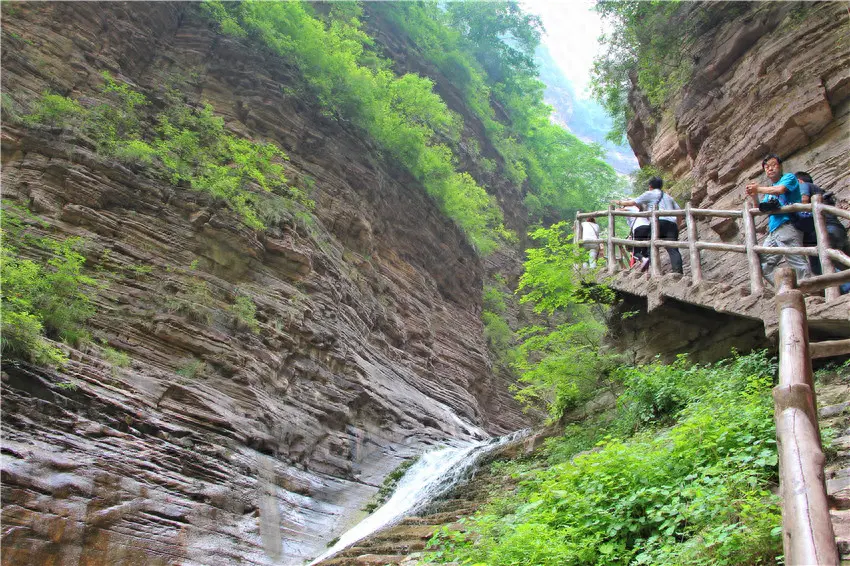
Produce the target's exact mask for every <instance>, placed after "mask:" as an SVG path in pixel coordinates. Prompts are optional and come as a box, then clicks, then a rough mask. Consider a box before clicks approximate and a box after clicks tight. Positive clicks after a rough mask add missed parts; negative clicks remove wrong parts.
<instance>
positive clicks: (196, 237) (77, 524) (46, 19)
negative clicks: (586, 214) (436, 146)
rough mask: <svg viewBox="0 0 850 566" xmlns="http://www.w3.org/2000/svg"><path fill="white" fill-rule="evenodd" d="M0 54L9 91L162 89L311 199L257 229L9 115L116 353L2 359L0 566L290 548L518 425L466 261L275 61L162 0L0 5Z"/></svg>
mask: <svg viewBox="0 0 850 566" xmlns="http://www.w3.org/2000/svg"><path fill="white" fill-rule="evenodd" d="M3 48H4V49H3V55H2V67H3V92H4V96H8V97H9V98H10V99H11V100H12V101H13V102H14V103H15V104H18V105H26V104H27V103H28V101H31V100H32V99H33V98H35V97H36V96H38V95H39V94H40V93H42V92H43V91H46V90H52V91H54V92H58V93H61V94H64V95H69V96H73V97H74V98H78V99H84V98H85V97H86V96H91V95H92V94H93V93H95V92H97V90H98V88H99V87H100V83H101V79H100V73H101V72H102V71H104V70H107V71H109V72H111V73H112V74H113V76H115V77H119V78H121V79H122V80H124V81H127V82H128V83H130V84H132V85H134V86H135V87H136V88H137V89H138V90H140V91H141V92H144V93H145V94H146V95H147V96H148V97H149V98H150V99H151V100H152V101H153V102H154V104H158V103H159V102H160V98H161V97H162V96H163V94H162V93H163V88H162V87H163V86H164V85H179V87H180V91H181V92H182V95H183V96H184V97H186V99H187V100H188V101H189V102H190V103H200V101H202V100H206V101H209V102H210V103H212V105H213V106H214V108H215V110H216V112H217V113H218V114H219V115H221V116H223V117H224V119H225V122H226V126H227V128H228V129H229V130H231V131H233V132H235V133H238V134H240V135H243V136H245V137H249V138H255V139H262V140H269V141H274V142H275V143H277V144H278V145H280V146H281V147H282V148H283V149H284V150H285V151H286V152H287V154H288V155H289V157H290V160H289V162H288V163H287V166H286V167H287V176H288V178H289V179H290V181H291V182H295V183H300V184H301V185H302V186H308V187H311V186H314V190H313V193H312V194H311V198H313V199H314V200H315V201H316V210H315V221H313V222H312V223H307V224H306V227H305V224H298V223H296V222H295V221H293V219H291V218H284V219H282V220H281V222H280V223H279V225H277V226H273V227H271V228H270V229H269V230H267V231H266V232H264V233H257V232H255V231H253V230H249V229H247V228H245V227H244V225H243V224H241V222H240V221H239V220H238V219H237V218H236V216H235V215H234V214H233V213H232V212H230V211H228V210H227V209H226V208H224V207H222V206H221V204H220V203H216V202H215V201H213V200H212V199H210V198H207V197H206V196H204V195H202V194H200V193H197V192H193V191H190V190H188V189H187V188H185V187H180V186H174V185H171V184H168V183H165V182H161V181H158V180H155V179H152V178H150V177H148V176H145V175H144V173H143V172H140V171H136V170H131V169H129V168H127V167H125V166H122V165H120V164H119V163H117V162H113V161H109V160H107V159H105V158H103V157H101V156H99V155H97V154H96V153H95V152H94V151H93V149H92V146H91V144H90V143H87V142H86V140H84V139H80V138H78V137H75V136H74V135H72V134H70V133H68V132H64V131H61V130H55V129H50V128H45V127H40V128H38V127H37V128H23V127H16V126H9V125H6V127H4V130H3V134H2V136H3V137H2V165H3V168H2V186H3V197H4V198H8V199H10V200H11V201H13V202H15V203H18V204H25V205H27V206H28V207H29V208H30V209H31V210H32V211H33V212H35V213H36V214H37V215H38V216H39V217H40V218H41V219H43V220H44V221H45V222H46V225H45V226H37V225H34V226H32V227H31V229H32V230H34V231H41V232H44V233H49V234H52V235H53V236H60V237H61V236H64V235H74V236H79V237H82V238H83V241H84V242H85V244H84V254H85V256H86V258H87V267H88V268H90V270H91V272H92V273H93V274H95V276H96V277H97V278H98V279H99V280H100V281H101V282H102V283H103V287H102V288H101V289H100V290H99V291H98V293H97V299H96V302H97V314H96V315H95V317H94V318H93V319H92V321H91V326H92V327H93V329H94V335H95V337H96V338H97V339H98V341H99V342H100V344H101V345H104V346H107V345H108V346H109V347H111V348H113V349H116V350H119V351H122V352H124V353H126V354H128V355H129V356H130V359H131V363H130V364H129V366H126V367H123V364H117V363H114V362H109V361H107V360H106V359H105V356H104V354H103V352H104V350H103V349H102V348H101V347H99V346H90V347H88V348H85V349H82V350H81V351H72V353H71V361H70V362H69V363H68V364H67V365H66V366H65V367H64V368H63V369H62V370H58V371H56V370H46V369H42V368H37V367H34V366H31V365H28V364H25V363H15V362H8V363H7V361H4V365H3V376H2V392H3V431H4V440H3V460H2V474H3V475H2V480H3V486H4V489H3V494H2V501H3V509H2V521H3V526H4V534H3V541H2V542H3V556H2V563H3V564H4V565H6V564H9V565H12V564H33V565H35V564H78V563H85V564H104V565H115V564H174V563H180V564H186V565H189V564H199V565H200V564H204V565H209V564H233V563H242V564H299V563H301V562H302V561H303V560H304V559H306V558H309V557H312V556H316V555H318V554H319V553H320V552H321V551H322V550H323V549H324V547H325V545H326V543H327V542H328V541H329V540H330V539H332V538H334V537H335V536H336V535H338V534H339V533H340V532H341V531H342V530H344V529H345V528H346V527H348V526H350V524H351V523H352V522H354V521H355V520H356V519H358V518H359V517H360V516H361V512H360V508H361V507H362V506H363V504H364V502H365V501H366V500H368V498H369V497H371V495H372V494H373V493H374V492H375V491H376V490H377V487H378V486H379V485H380V483H381V481H382V479H383V477H384V476H385V475H386V474H387V473H388V472H389V471H390V470H392V469H393V468H394V467H395V466H396V465H397V464H399V463H400V462H401V461H402V459H404V458H406V457H409V456H411V455H413V454H415V453H418V452H421V451H422V450H423V449H425V448H427V447H428V446H433V445H438V444H442V443H447V442H452V441H457V440H468V439H473V438H480V437H483V436H486V435H487V434H488V433H489V434H499V433H503V432H506V431H510V430H515V429H518V428H521V427H522V426H523V425H524V424H526V423H527V421H528V418H529V417H527V416H525V415H523V414H522V413H521V412H520V411H519V409H518V407H517V405H516V404H515V402H514V401H513V399H512V398H511V396H510V394H509V392H508V388H507V385H508V384H507V383H506V382H505V381H504V379H503V378H500V377H495V376H494V373H493V372H492V371H491V369H492V368H491V362H490V360H489V359H488V355H487V349H486V343H485V341H484V338H483V336H482V326H481V322H480V319H479V315H480V309H481V306H480V302H481V298H480V296H481V284H482V275H483V273H484V266H483V264H482V261H481V260H480V259H479V258H478V257H477V256H476V254H475V253H474V250H473V249H472V248H471V247H470V246H469V245H468V244H467V242H466V240H465V239H464V237H463V235H462V234H461V232H460V231H459V230H458V229H457V227H456V226H454V225H453V224H452V223H451V222H449V221H448V220H446V219H445V218H444V217H443V216H442V215H441V214H440V212H439V209H438V208H437V206H436V205H435V203H434V202H433V201H432V200H431V199H429V198H428V197H427V196H426V195H425V193H424V191H422V189H421V187H419V186H418V185H417V183H416V182H415V181H414V180H413V179H412V178H411V177H410V176H409V175H408V174H407V173H406V172H405V171H403V170H400V169H399V168H398V167H396V166H394V165H393V164H392V163H390V162H388V161H387V160H386V159H385V158H384V157H383V156H382V155H381V153H380V152H379V151H378V150H377V148H375V147H373V146H372V145H370V143H369V142H368V141H364V138H363V137H362V136H361V135H360V133H359V132H358V131H356V130H355V129H354V128H352V127H350V126H349V125H346V124H345V123H340V122H339V121H335V120H332V119H330V118H328V117H326V116H324V115H323V114H322V112H321V110H320V109H319V108H318V107H317V105H316V104H315V102H314V101H313V100H311V98H310V96H309V94H306V93H307V92H308V90H307V89H306V87H305V84H304V82H303V80H302V79H301V77H300V76H299V73H298V72H297V70H296V69H295V68H294V67H293V66H291V64H289V63H288V62H287V61H284V60H281V59H279V58H277V57H276V56H273V55H271V54H269V53H267V52H265V51H263V50H261V49H258V48H256V47H254V46H251V45H250V44H248V43H247V42H246V41H240V40H234V39H232V38H226V37H223V36H221V35H220V34H218V33H216V32H215V31H214V29H213V27H212V26H210V25H209V23H208V22H207V21H206V20H205V19H204V17H203V16H202V15H201V14H200V12H199V10H198V9H197V6H196V5H194V4H189V3H176V2H155V3H135V2H134V3H60V2H56V3H15V4H4V6H3ZM158 97H159V98H158ZM455 109H457V108H455ZM509 197H510V195H509V194H508V192H507V191H505V190H503V191H501V192H500V198H501V199H502V200H505V199H509ZM518 217H519V216H518V215H517V214H514V218H518ZM238 295H248V296H250V298H251V299H252V300H253V301H254V303H255V304H256V306H257V312H256V319H257V321H258V329H256V331H255V330H254V329H251V328H247V327H245V326H244V325H240V324H239V323H238V321H235V320H234V316H233V314H232V307H233V303H234V300H235V299H236V297H237V296H238Z"/></svg>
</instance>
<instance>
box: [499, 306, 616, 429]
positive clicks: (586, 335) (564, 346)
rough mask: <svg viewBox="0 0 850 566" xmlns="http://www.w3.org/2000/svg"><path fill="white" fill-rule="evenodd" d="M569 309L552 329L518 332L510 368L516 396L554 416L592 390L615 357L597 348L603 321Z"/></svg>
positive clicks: (589, 395) (602, 380)
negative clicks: (516, 378) (516, 380)
mask: <svg viewBox="0 0 850 566" xmlns="http://www.w3.org/2000/svg"><path fill="white" fill-rule="evenodd" d="M572 314H573V316H571V317H570V319H569V322H567V323H564V324H561V325H558V326H557V327H555V329H554V330H552V329H544V328H542V327H539V326H532V327H529V328H525V329H523V330H522V331H520V333H519V337H520V340H521V342H520V345H519V346H518V347H517V356H516V361H515V364H514V368H515V369H516V370H517V371H518V372H519V373H520V375H521V376H520V378H519V384H521V387H522V388H521V389H519V390H518V392H517V394H516V397H517V399H518V400H519V401H521V402H522V403H524V404H526V405H529V406H535V407H538V408H542V409H546V410H548V411H549V414H550V416H551V417H552V418H553V419H558V418H560V417H561V416H562V415H563V414H564V412H565V411H568V410H570V409H573V408H575V407H577V406H579V405H580V404H581V403H583V402H585V401H588V400H590V399H591V398H592V397H593V396H594V395H596V394H597V393H598V392H599V389H600V387H601V386H603V385H604V384H605V382H606V380H607V379H608V376H609V374H610V373H611V372H612V371H613V369H614V367H615V366H616V364H617V362H618V361H619V359H618V357H617V356H616V355H614V354H610V353H603V352H601V351H600V342H601V339H602V336H603V335H604V334H605V326H604V324H602V322H601V321H600V320H598V319H597V318H595V317H594V316H593V315H592V313H590V312H587V310H586V309H578V312H576V311H575V310H574V311H573V313H572Z"/></svg>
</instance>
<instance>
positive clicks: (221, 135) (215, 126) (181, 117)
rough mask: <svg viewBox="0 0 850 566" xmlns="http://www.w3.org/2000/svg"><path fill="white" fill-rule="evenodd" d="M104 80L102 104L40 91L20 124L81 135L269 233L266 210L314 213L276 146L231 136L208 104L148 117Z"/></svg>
mask: <svg viewBox="0 0 850 566" xmlns="http://www.w3.org/2000/svg"><path fill="white" fill-rule="evenodd" d="M102 76H103V79H104V86H103V89H102V92H103V96H104V98H105V102H102V103H100V104H97V105H95V106H93V107H92V108H84V107H83V106H81V105H80V104H79V103H78V102H77V101H75V100H72V99H70V98H65V97H62V96H59V95H55V94H50V93H45V94H44V95H42V97H41V98H39V99H38V100H36V102H35V103H34V105H33V110H32V112H31V113H30V114H28V115H26V116H24V117H23V120H24V123H25V124H27V125H30V126H34V125H36V124H45V125H49V126H54V127H63V128H70V129H75V130H78V131H79V132H80V133H81V134H83V135H86V136H88V137H89V138H90V139H92V140H93V141H94V143H95V144H96V146H97V149H98V152H100V153H101V154H103V155H107V156H111V157H114V158H116V159H118V160H119V161H122V162H123V163H125V164H127V165H131V166H134V167H140V168H146V169H148V170H149V171H150V172H151V173H152V174H154V175H156V176H159V177H162V178H164V179H167V180H169V181H170V182H172V183H174V184H186V185H188V186H189V187H191V188H193V189H195V190H198V191H202V192H205V193H208V194H210V195H212V196H213V197H215V198H217V199H220V200H221V201H223V202H225V203H227V205H228V206H229V207H230V208H232V209H233V210H234V211H235V212H236V213H238V214H239V215H240V217H241V218H242V220H243V221H244V222H245V224H246V225H248V226H249V227H251V228H254V229H256V230H262V229H264V228H265V227H266V224H265V222H264V221H263V220H264V219H266V220H275V219H276V218H280V217H281V215H278V216H273V215H269V214H268V213H267V212H266V211H268V210H278V211H280V210H286V211H288V213H289V214H290V215H291V214H294V213H295V212H298V211H307V210H310V209H311V208H312V206H313V203H312V202H311V201H310V200H309V199H308V198H307V197H306V196H305V194H304V193H303V192H302V190H301V189H299V188H297V187H290V186H288V185H287V180H286V177H285V176H284V168H283V162H284V161H286V159H287V156H286V154H285V153H284V152H283V151H281V150H280V148H278V147H277V146H275V145H274V144H271V143H259V142H253V141H250V140H247V139H243V138H239V137H236V136H234V135H232V134H230V133H228V132H227V130H226V129H225V126H224V120H222V119H221V118H220V117H218V116H216V115H215V112H214V109H213V108H212V106H210V105H209V104H204V105H203V106H202V107H200V108H195V107H191V106H187V105H185V104H183V103H182V102H178V101H177V100H176V97H175V96H171V97H167V98H168V99H169V101H170V102H171V104H169V105H168V106H167V107H166V108H165V109H164V111H162V112H161V113H159V114H156V115H152V116H149V115H147V114H145V112H146V110H145V108H146V107H147V106H149V103H148V101H147V99H146V97H145V96H144V95H142V94H141V93H139V92H136V91H134V90H133V89H132V88H130V86H129V85H128V84H126V83H123V82H119V81H116V80H115V79H113V78H112V76H111V75H110V74H109V73H108V72H104V73H102ZM151 124H156V126H155V127H152V126H151Z"/></svg>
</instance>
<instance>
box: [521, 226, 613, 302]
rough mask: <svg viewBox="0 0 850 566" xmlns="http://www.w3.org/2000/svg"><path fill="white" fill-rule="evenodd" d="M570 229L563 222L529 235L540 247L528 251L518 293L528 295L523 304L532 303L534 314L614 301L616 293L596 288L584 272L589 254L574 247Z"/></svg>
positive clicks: (525, 296)
mask: <svg viewBox="0 0 850 566" xmlns="http://www.w3.org/2000/svg"><path fill="white" fill-rule="evenodd" d="M567 228H569V224H568V223H567V222H559V223H557V224H553V225H552V226H551V227H549V228H538V229H537V230H535V231H533V232H532V233H531V234H529V236H530V237H531V239H532V240H535V241H536V242H538V246H537V247H536V248H531V249H528V250H526V256H527V259H526V261H525V265H524V267H525V271H524V272H523V274H522V276H521V277H520V280H519V287H518V289H517V292H523V293H524V295H523V297H522V298H521V299H520V302H521V303H532V304H533V305H534V312H537V313H543V312H545V313H549V314H552V313H553V312H555V311H556V310H562V309H566V308H568V307H570V306H571V305H575V304H580V303H586V302H598V303H610V302H611V301H612V300H613V291H611V290H610V289H608V288H605V287H602V286H599V285H596V284H595V282H593V280H592V279H591V278H590V277H589V275H587V277H586V276H585V274H584V273H582V272H581V270H580V266H581V265H582V263H583V262H585V261H587V260H586V258H587V251H585V250H583V249H582V248H580V247H577V246H576V245H574V244H573V243H572V235H571V234H568V233H567V232H566V229H567Z"/></svg>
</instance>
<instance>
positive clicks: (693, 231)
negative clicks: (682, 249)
mask: <svg viewBox="0 0 850 566" xmlns="http://www.w3.org/2000/svg"><path fill="white" fill-rule="evenodd" d="M685 220H686V222H687V223H688V249H689V250H690V252H691V282H692V283H693V284H694V285H699V284H700V283H702V264H701V263H700V257H699V255H700V254H699V248H697V225H696V219H695V218H694V214H693V213H692V212H691V203H690V201H688V202H686V203H685Z"/></svg>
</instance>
